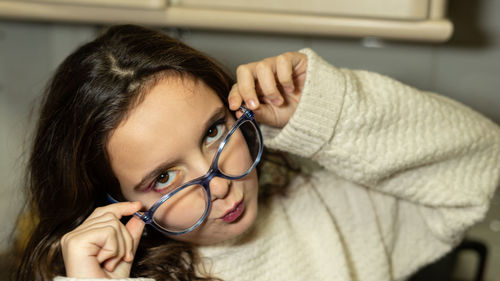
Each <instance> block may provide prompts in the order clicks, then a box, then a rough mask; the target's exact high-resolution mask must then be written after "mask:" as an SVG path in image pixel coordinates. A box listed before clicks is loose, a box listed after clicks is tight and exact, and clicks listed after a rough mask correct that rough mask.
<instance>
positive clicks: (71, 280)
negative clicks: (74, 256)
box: [54, 276, 155, 281]
mask: <svg viewBox="0 0 500 281" xmlns="http://www.w3.org/2000/svg"><path fill="white" fill-rule="evenodd" d="M106 280H109V279H107V278H71V277H63V276H57V277H55V278H54V281H106ZM113 281H155V280H154V279H151V278H119V279H113Z"/></svg>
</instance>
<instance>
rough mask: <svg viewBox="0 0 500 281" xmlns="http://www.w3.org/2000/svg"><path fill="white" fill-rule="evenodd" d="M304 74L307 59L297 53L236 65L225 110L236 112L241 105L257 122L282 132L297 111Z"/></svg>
mask: <svg viewBox="0 0 500 281" xmlns="http://www.w3.org/2000/svg"><path fill="white" fill-rule="evenodd" d="M306 70H307V56H306V55H304V54H302V53H298V52H287V53H284V54H281V55H279V56H276V57H270V58H266V59H263V60H261V61H258V62H252V63H249V64H243V65H240V66H239V67H238V68H237V70H236V78H237V83H236V84H234V85H233V88H232V89H231V92H230V93H229V97H228V102H229V108H230V109H231V110H237V109H238V108H239V107H240V105H241V104H242V103H244V104H245V106H247V107H248V108H250V109H252V110H253V111H254V112H255V117H256V119H257V121H259V122H261V123H263V124H266V125H269V126H273V127H277V128H282V127H283V126H285V125H286V124H287V123H288V120H290V117H291V116H292V115H293V113H294V112H295V109H296V108H297V104H298V102H299V100H300V95H301V93H302V88H303V87H304V81H305V79H306ZM237 117H240V116H237Z"/></svg>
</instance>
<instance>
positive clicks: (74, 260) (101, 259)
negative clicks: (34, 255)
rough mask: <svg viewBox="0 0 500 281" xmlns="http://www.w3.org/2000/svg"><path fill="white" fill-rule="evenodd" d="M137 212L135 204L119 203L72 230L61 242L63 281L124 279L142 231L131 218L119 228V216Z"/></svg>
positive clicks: (136, 220) (133, 218)
mask: <svg viewBox="0 0 500 281" xmlns="http://www.w3.org/2000/svg"><path fill="white" fill-rule="evenodd" d="M140 208H141V204H140V203H138V202H121V203H116V204H111V205H108V206H105V207H100V208H97V209H95V210H94V212H93V213H92V214H91V215H90V216H89V217H88V218H87V219H86V220H85V221H84V222H83V223H82V224H81V225H80V226H78V227H77V228H76V229H74V230H73V231H71V232H68V233H67V234H65V235H64V236H63V237H62V239H61V248H62V254H63V258H64V266H65V267H66V276H67V277H79V278H127V277H129V275H130V269H131V267H132V261H133V260H134V255H135V252H136V250H137V246H138V245H139V241H140V238H141V235H142V231H143V229H144V222H143V221H142V220H140V219H139V218H137V217H135V216H132V218H131V219H130V220H129V221H128V222H127V224H126V225H123V224H122V223H121V222H120V218H121V217H122V216H129V215H132V214H133V213H134V212H137V211H138V210H139V209H140Z"/></svg>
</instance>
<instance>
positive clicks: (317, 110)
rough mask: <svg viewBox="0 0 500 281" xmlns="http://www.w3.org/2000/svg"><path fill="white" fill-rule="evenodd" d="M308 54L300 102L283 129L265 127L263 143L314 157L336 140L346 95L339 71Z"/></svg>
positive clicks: (342, 76) (302, 51)
mask: <svg viewBox="0 0 500 281" xmlns="http://www.w3.org/2000/svg"><path fill="white" fill-rule="evenodd" d="M299 52H301V53H303V54H305V55H307V72H306V80H305V84H304V88H303V90H302V94H301V97H300V102H299V104H298V106H297V109H296V110H295V113H294V114H293V116H292V117H291V118H290V121H288V123H287V125H285V127H284V128H283V129H281V130H278V129H273V128H269V127H265V126H264V128H263V134H264V136H265V140H264V144H265V145H266V146H268V147H269V148H272V149H277V150H281V151H287V152H291V153H294V154H297V155H300V156H303V157H312V156H314V154H315V153H316V152H317V151H318V150H320V149H321V148H322V147H323V145H325V143H327V142H329V141H330V139H331V138H332V137H333V134H334V131H335V125H336V124H337V121H338V119H339V116H340V111H341V109H342V103H343V100H344V94H345V89H346V85H345V78H344V75H343V74H342V72H341V71H340V70H338V69H337V68H335V67H333V66H332V65H330V64H328V63H327V62H325V61H324V60H323V59H322V58H321V57H320V56H318V55H317V54H316V53H315V52H314V51H313V50H311V49H309V48H306V49H302V50H300V51H299Z"/></svg>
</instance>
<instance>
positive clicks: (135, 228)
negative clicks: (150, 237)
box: [125, 216, 146, 259]
mask: <svg viewBox="0 0 500 281" xmlns="http://www.w3.org/2000/svg"><path fill="white" fill-rule="evenodd" d="M145 225H146V224H145V223H144V222H143V221H142V220H141V219H139V218H138V217H135V216H133V217H132V218H130V220H129V221H128V222H127V224H126V225H125V228H126V229H127V231H128V233H130V236H131V238H132V244H133V245H132V247H131V254H132V259H133V257H134V256H135V253H136V251H137V247H138V246H139V242H140V241H141V237H142V232H143V231H144V227H145Z"/></svg>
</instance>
